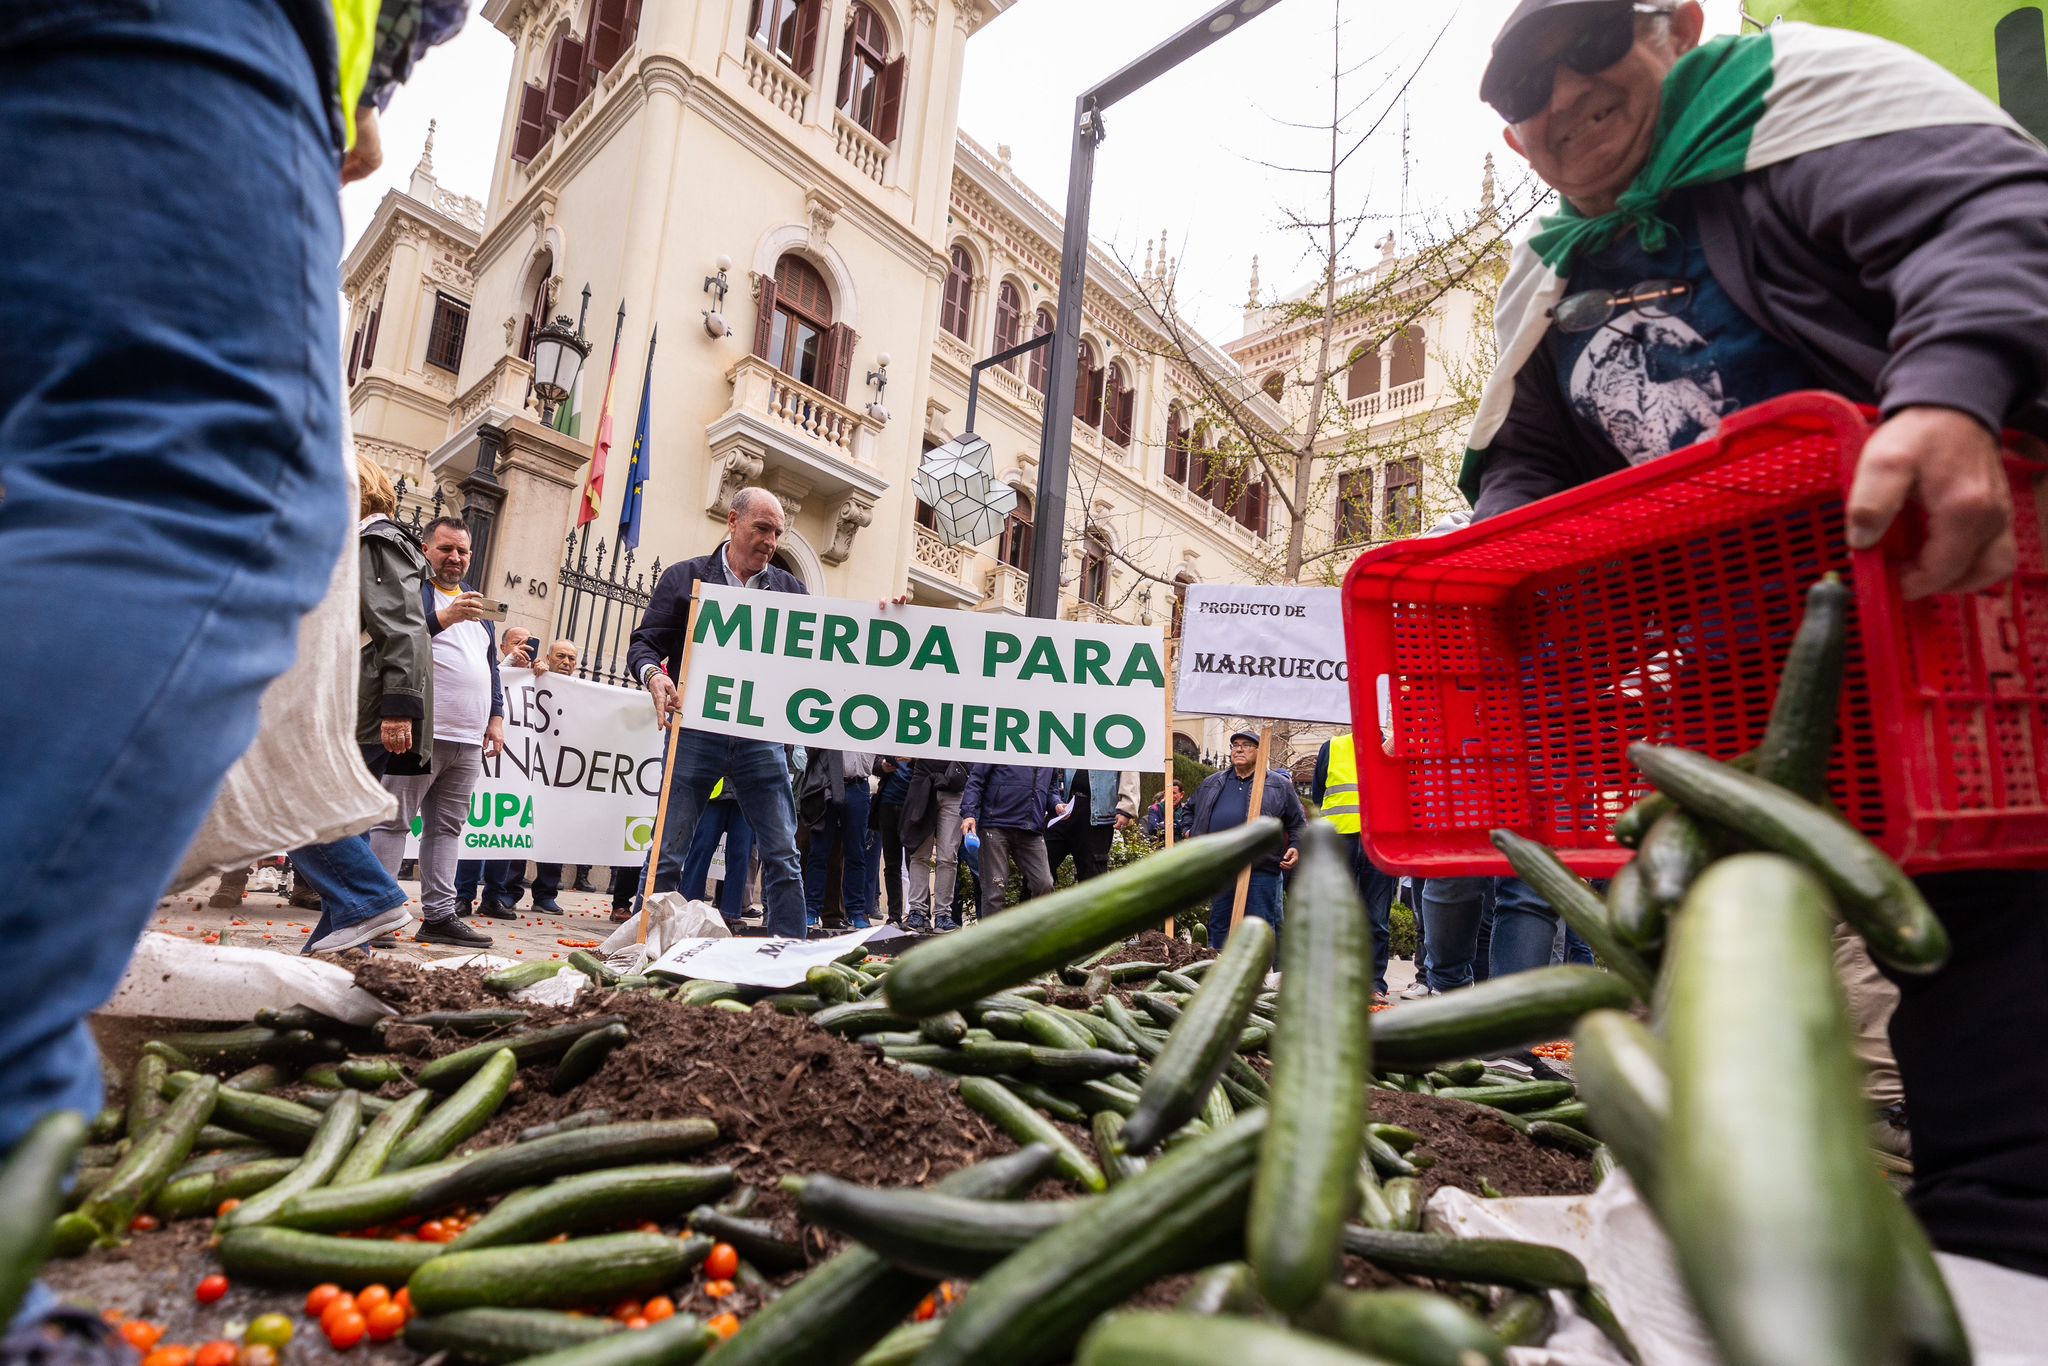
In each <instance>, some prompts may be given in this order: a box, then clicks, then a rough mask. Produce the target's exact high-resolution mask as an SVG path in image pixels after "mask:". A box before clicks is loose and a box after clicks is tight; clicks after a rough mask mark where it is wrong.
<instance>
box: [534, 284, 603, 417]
mask: <svg viewBox="0 0 2048 1366" xmlns="http://www.w3.org/2000/svg"><path fill="white" fill-rule="evenodd" d="M583 309H584V312H585V313H588V312H589V311H590V286H588V285H585V286H584V287H583ZM589 356H590V343H589V342H588V341H586V340H585V339H584V337H583V324H582V323H581V322H580V321H579V322H576V323H571V322H570V321H569V315H568V314H566V313H562V314H558V315H556V317H555V320H554V321H553V322H551V323H549V324H547V325H546V326H545V327H543V328H541V329H540V330H539V331H538V332H536V333H534V334H533V392H534V394H535V395H536V396H537V397H538V398H539V399H540V420H541V425H542V426H544V427H552V426H553V425H554V422H555V406H556V405H557V404H559V403H560V402H561V401H562V400H563V399H565V398H567V397H569V395H570V394H571V393H573V392H575V389H576V377H577V376H578V375H579V374H581V373H582V372H583V362H584V361H585V360H586V359H588V358H589Z"/></svg>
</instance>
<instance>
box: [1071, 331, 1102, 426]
mask: <svg viewBox="0 0 2048 1366" xmlns="http://www.w3.org/2000/svg"><path fill="white" fill-rule="evenodd" d="M1102 381H1103V374H1102V366H1101V363H1100V362H1099V361H1098V360H1097V359H1096V356H1095V344H1094V343H1093V342H1091V341H1089V340H1088V339H1087V338H1086V337H1083V338H1081V349H1080V350H1079V351H1078V352H1076V353H1075V360H1074V416H1075V417H1078V418H1080V419H1081V422H1082V424H1083V425H1085V426H1089V427H1093V428H1095V429H1096V430H1097V431H1100V430H1101V429H1102Z"/></svg>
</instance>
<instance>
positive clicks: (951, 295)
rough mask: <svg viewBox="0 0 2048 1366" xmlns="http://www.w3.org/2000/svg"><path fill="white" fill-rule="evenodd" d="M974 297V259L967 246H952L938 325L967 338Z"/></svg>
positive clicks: (961, 338) (960, 337) (964, 338)
mask: <svg viewBox="0 0 2048 1366" xmlns="http://www.w3.org/2000/svg"><path fill="white" fill-rule="evenodd" d="M973 299H974V261H973V259H972V258H971V257H969V256H968V254H967V248H965V247H962V246H955V247H954V248H953V268H952V269H951V270H950V271H947V272H946V300H945V302H944V303H943V304H941V305H940V306H939V326H940V327H943V328H945V329H946V330H947V331H948V332H951V333H952V334H953V335H954V336H956V337H958V338H959V339H960V340H961V341H966V340H967V315H968V311H969V309H970V308H971V306H972V304H973Z"/></svg>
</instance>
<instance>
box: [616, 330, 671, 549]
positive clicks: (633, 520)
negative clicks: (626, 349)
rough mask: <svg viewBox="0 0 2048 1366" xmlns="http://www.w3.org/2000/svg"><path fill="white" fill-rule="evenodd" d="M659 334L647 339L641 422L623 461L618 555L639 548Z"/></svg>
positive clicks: (641, 384) (641, 390) (636, 428)
mask: <svg viewBox="0 0 2048 1366" xmlns="http://www.w3.org/2000/svg"><path fill="white" fill-rule="evenodd" d="M660 332H661V329H660V328H656V329H655V330H654V332H653V333H652V334H650V335H649V336H648V338H647V373H646V374H644V375H642V376H641V378H640V420H639V421H638V422H635V423H634V424H633V456H632V458H631V459H630V460H628V461H627V462H626V500H625V502H623V503H621V504H620V505H619V554H621V555H623V554H625V553H626V552H627V551H628V550H634V549H637V548H638V547H639V545H640V502H641V496H642V494H643V493H644V492H645V491H646V488H647V475H648V472H649V470H648V464H647V461H648V457H649V455H651V454H652V452H650V451H649V450H648V448H647V441H648V436H649V433H648V427H649V425H650V423H651V421H652V416H653V406H654V339H655V337H656V336H658V335H659V334H660Z"/></svg>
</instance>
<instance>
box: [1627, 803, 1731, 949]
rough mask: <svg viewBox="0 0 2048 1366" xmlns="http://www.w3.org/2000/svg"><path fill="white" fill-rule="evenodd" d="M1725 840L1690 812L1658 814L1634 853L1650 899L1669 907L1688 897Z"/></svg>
mask: <svg viewBox="0 0 2048 1366" xmlns="http://www.w3.org/2000/svg"><path fill="white" fill-rule="evenodd" d="M1723 843H1724V841H1722V840H1719V839H1716V838H1715V837H1714V835H1713V833H1712V832H1710V831H1709V830H1708V829H1707V828H1706V827H1705V826H1704V825H1702V824H1701V823H1700V822H1699V820H1698V819H1697V818H1696V817H1694V816H1693V815H1692V814H1691V813H1690V812H1686V811H1667V812H1665V813H1664V814H1663V815H1661V816H1659V817H1658V818H1657V823H1656V824H1655V825H1652V826H1651V827H1650V831H1649V833H1648V834H1646V835H1644V836H1643V842H1642V845H1641V847H1640V848H1638V849H1637V850H1636V857H1635V862H1636V863H1637V864H1638V865H1639V866H1640V868H1641V870H1642V871H1641V874H1640V876H1641V879H1642V884H1643V889H1644V890H1645V891H1646V892H1647V893H1648V894H1649V897H1650V900H1651V901H1652V902H1654V903H1655V904H1656V905H1658V906H1662V907H1666V908H1669V907H1672V906H1676V905H1677V904H1678V903H1679V902H1681V901H1683V900H1685V893H1686V891H1687V889H1688V888H1690V887H1691V886H1692V884H1693V879H1695V878H1697V877H1698V876H1699V875H1700V874H1701V873H1704V872H1705V871H1706V870H1707V865H1708V864H1710V863H1712V862H1713V861H1714V860H1715V859H1717V858H1719V857H1721V856H1722V854H1724V853H1726V852H1727V851H1726V850H1724V849H1722V848H1721V847H1720V846H1721V845H1722V844H1723ZM1616 932H1617V933H1619V927H1617V931H1616Z"/></svg>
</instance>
